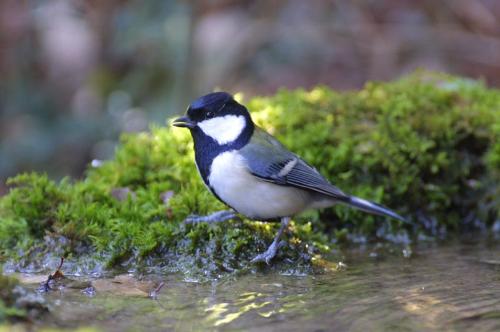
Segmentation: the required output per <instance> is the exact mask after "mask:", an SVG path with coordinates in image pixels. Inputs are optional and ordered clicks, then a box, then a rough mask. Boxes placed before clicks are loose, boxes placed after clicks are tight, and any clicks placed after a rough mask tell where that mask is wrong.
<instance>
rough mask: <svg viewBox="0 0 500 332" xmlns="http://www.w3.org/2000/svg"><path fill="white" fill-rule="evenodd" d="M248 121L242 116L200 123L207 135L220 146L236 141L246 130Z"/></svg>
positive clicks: (217, 118) (223, 117)
mask: <svg viewBox="0 0 500 332" xmlns="http://www.w3.org/2000/svg"><path fill="white" fill-rule="evenodd" d="M245 125H246V121H245V118H244V117H243V116H241V115H225V116H220V117H216V118H213V119H209V120H204V121H201V122H199V123H198V127H200V128H201V130H203V132H204V133H205V135H207V136H210V137H212V138H213V139H214V140H216V141H217V143H219V144H227V143H231V142H233V141H235V140H236V139H237V138H238V137H239V136H240V134H241V133H242V132H243V129H245Z"/></svg>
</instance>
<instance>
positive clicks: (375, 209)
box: [344, 196, 408, 223]
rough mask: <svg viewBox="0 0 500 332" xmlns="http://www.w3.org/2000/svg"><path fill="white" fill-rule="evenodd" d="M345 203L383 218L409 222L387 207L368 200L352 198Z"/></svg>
mask: <svg viewBox="0 0 500 332" xmlns="http://www.w3.org/2000/svg"><path fill="white" fill-rule="evenodd" d="M344 203H345V204H347V205H350V206H352V207H355V208H357V209H359V210H361V211H365V212H368V213H373V214H378V215H381V216H387V217H391V218H394V219H397V220H399V221H402V222H404V223H408V221H407V220H406V219H405V218H403V217H401V216H400V215H399V214H397V213H396V212H394V211H392V210H390V209H388V208H386V207H385V206H382V205H380V204H377V203H373V202H370V201H367V200H366V199H362V198H359V197H354V196H350V197H349V199H348V200H346V201H344Z"/></svg>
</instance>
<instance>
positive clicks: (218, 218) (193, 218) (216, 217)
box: [184, 210, 237, 224]
mask: <svg viewBox="0 0 500 332" xmlns="http://www.w3.org/2000/svg"><path fill="white" fill-rule="evenodd" d="M235 218H237V215H236V213H235V212H233V211H230V210H223V211H217V212H214V213H212V214H209V215H207V216H198V215H189V216H188V217H187V218H186V219H184V224H199V223H207V224H214V223H218V222H223V221H226V220H229V219H235Z"/></svg>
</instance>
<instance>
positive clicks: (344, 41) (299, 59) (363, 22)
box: [0, 0, 500, 194]
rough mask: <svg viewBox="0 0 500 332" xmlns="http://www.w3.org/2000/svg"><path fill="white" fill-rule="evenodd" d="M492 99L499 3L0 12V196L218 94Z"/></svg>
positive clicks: (72, 7) (59, 6)
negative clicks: (402, 83)
mask: <svg viewBox="0 0 500 332" xmlns="http://www.w3.org/2000/svg"><path fill="white" fill-rule="evenodd" d="M419 67H423V68H427V69H431V70H439V71H445V72H449V73H454V74H459V75H463V76H467V77H472V78H480V79H483V80H484V81H486V83H487V84H488V85H489V86H493V87H495V86H499V85H500V1H498V0H442V1H433V0H421V1H411V0H406V1H395V0H394V1H391V0H384V1H382V0H381V1H326V0H316V1H298V0H297V1H229V0H227V1H216V0H213V1H167V0H162V1H160V0H154V1H127V0H106V1H98V0H47V1H42V0H32V1H22V0H1V1H0V73H1V79H0V194H2V193H5V192H6V190H7V189H6V187H5V179H6V178H7V177H9V176H12V175H14V174H17V173H19V172H21V171H26V170H37V171H44V172H47V173H49V175H50V176H52V177H54V178H58V177H61V176H64V175H71V176H75V177H78V176H81V174H82V172H83V170H84V169H85V166H86V165H87V164H88V163H89V162H91V161H92V160H94V159H98V160H100V159H107V158H109V157H110V156H111V155H112V154H113V151H114V147H115V146H116V144H117V139H118V136H119V134H120V133H121V132H126V131H141V130H146V129H147V128H148V123H150V122H157V123H162V124H164V123H165V119H166V118H168V117H170V116H173V115H174V114H179V113H182V112H183V111H184V110H185V108H186V106H187V104H188V103H189V101H190V100H192V99H193V98H195V97H197V96H199V95H201V94H205V93H207V92H210V91H212V90H214V89H223V90H227V91H229V92H233V93H234V92H239V91H242V92H244V94H245V96H247V97H249V96H253V95H256V94H261V95H269V94H273V93H274V92H276V91H277V89H279V88H280V87H287V88H296V87H304V88H310V87H312V86H314V85H317V84H326V85H328V86H331V87H333V88H335V89H341V90H345V89H355V88H359V87H361V86H362V85H363V84H364V83H365V82H366V81H367V80H391V79H394V78H397V77H399V76H401V75H403V74H405V73H408V72H411V71H413V70H414V69H415V68H419Z"/></svg>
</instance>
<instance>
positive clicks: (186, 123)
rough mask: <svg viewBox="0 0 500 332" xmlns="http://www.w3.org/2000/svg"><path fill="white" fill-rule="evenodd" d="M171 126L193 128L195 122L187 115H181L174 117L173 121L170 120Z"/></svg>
mask: <svg viewBox="0 0 500 332" xmlns="http://www.w3.org/2000/svg"><path fill="white" fill-rule="evenodd" d="M172 126H176V127H182V128H194V127H196V122H194V121H193V120H191V119H190V118H189V117H187V116H181V117H180V118H178V119H175V120H174V122H172Z"/></svg>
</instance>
